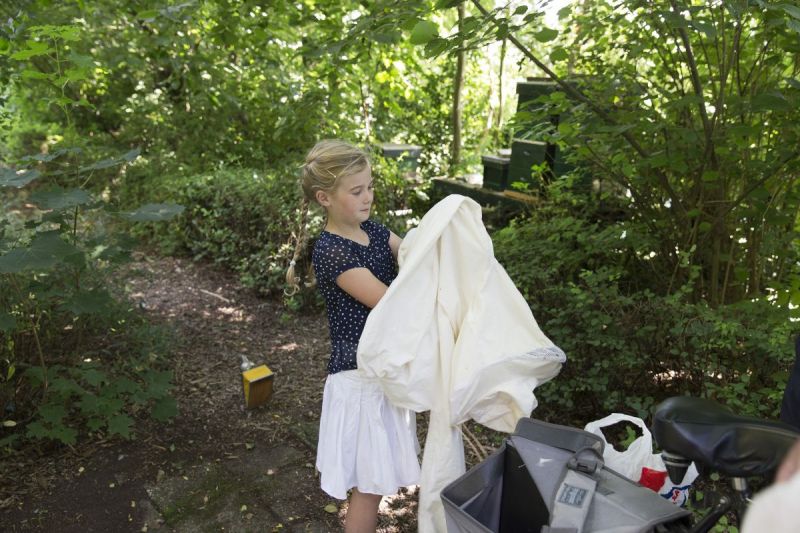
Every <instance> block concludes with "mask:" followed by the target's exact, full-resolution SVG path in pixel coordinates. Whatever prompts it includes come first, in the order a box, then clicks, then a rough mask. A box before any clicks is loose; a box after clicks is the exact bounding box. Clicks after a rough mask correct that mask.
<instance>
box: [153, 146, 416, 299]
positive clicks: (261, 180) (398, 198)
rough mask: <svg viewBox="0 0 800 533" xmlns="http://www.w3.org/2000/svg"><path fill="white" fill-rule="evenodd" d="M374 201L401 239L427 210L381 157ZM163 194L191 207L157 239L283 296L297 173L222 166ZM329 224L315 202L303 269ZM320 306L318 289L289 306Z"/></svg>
mask: <svg viewBox="0 0 800 533" xmlns="http://www.w3.org/2000/svg"><path fill="white" fill-rule="evenodd" d="M373 175H374V176H375V178H376V182H377V184H376V200H375V208H374V211H373V217H374V218H375V219H377V220H379V221H381V222H383V223H385V224H386V225H388V226H389V227H390V228H391V229H392V230H393V231H395V232H396V233H398V234H401V235H402V234H404V233H405V230H406V227H407V224H406V220H408V219H410V218H412V217H413V215H414V208H416V209H421V208H424V205H425V204H424V201H425V200H424V198H425V197H424V194H421V195H420V196H421V197H418V195H417V194H415V193H414V192H413V191H412V188H414V187H415V185H414V184H413V183H412V182H410V181H407V180H405V179H404V178H403V177H402V176H401V175H400V173H399V172H398V170H397V166H396V165H395V164H394V163H393V162H392V161H387V160H384V159H383V158H380V157H375V158H374V161H373ZM169 183H170V185H169V190H168V191H167V192H166V193H165V195H166V197H168V198H169V200H171V201H175V202H177V203H179V204H181V205H184V206H185V207H186V212H185V214H184V216H182V217H181V218H180V219H176V221H175V222H173V223H172V224H171V225H170V226H169V230H168V232H167V233H159V234H157V235H155V236H156V238H157V240H158V242H160V243H161V244H162V246H166V247H167V249H168V250H170V251H179V250H181V249H183V250H185V251H188V252H189V253H190V254H192V256H193V257H194V258H195V259H200V258H205V259H208V260H211V261H214V262H216V263H219V264H221V265H224V266H225V267H227V268H230V269H232V270H233V271H235V272H237V273H238V274H239V276H240V278H241V281H242V282H243V283H244V285H246V286H248V287H252V288H254V289H256V290H257V291H258V292H259V293H261V294H264V295H269V296H278V295H281V294H283V291H284V289H285V288H286V284H285V276H286V269H287V268H288V265H289V261H290V260H291V258H292V255H293V253H294V248H295V233H296V232H297V227H298V223H299V216H300V213H299V210H300V199H301V196H300V194H301V192H300V186H299V170H298V168H297V165H296V163H295V164H294V165H290V164H286V165H279V166H277V167H276V169H275V170H270V171H267V172H262V171H258V170H254V169H232V168H228V169H220V170H217V171H214V172H210V173H204V174H198V175H194V176H188V177H184V178H173V179H171V180H170V181H169ZM323 226H324V213H323V212H322V211H321V210H320V209H319V208H317V207H314V206H313V205H312V208H311V210H310V212H309V217H308V234H309V236H310V242H309V246H308V247H307V248H306V253H305V254H304V255H303V256H302V257H301V260H300V261H299V262H298V263H299V264H298V269H299V270H298V272H299V273H301V274H307V273H308V272H309V270H310V251H311V249H312V246H313V239H314V236H316V235H317V234H318V233H319V232H320V231H321V230H322V228H323ZM315 301H316V296H315V291H301V294H300V295H299V296H298V297H297V298H296V299H295V300H292V301H291V302H290V303H291V304H292V306H297V305H300V306H303V305H306V304H309V303H313V302H315Z"/></svg>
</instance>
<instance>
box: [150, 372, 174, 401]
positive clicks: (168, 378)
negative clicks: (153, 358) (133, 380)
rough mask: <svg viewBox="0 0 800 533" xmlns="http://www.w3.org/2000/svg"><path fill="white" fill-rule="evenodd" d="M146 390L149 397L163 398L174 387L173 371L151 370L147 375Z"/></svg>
mask: <svg viewBox="0 0 800 533" xmlns="http://www.w3.org/2000/svg"><path fill="white" fill-rule="evenodd" d="M144 378H145V382H146V392H147V396H148V397H149V398H156V399H157V398H163V397H165V396H167V394H168V393H169V390H170V389H171V388H172V383H171V382H172V372H170V371H169V370H163V371H157V370H150V371H148V372H147V373H146V374H145V376H144Z"/></svg>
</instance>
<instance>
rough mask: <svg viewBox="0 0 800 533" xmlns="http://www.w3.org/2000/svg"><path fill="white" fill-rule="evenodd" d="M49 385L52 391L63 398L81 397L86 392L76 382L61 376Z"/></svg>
mask: <svg viewBox="0 0 800 533" xmlns="http://www.w3.org/2000/svg"><path fill="white" fill-rule="evenodd" d="M48 385H49V388H50V390H52V391H54V392H57V393H59V394H60V395H61V396H62V397H63V396H72V395H73V394H74V395H77V396H81V395H83V394H85V392H86V391H84V390H83V388H82V387H81V386H80V385H78V384H77V383H75V381H73V380H71V379H69V378H65V377H61V376H58V377H56V378H53V379H52V380H50V383H49V384H48Z"/></svg>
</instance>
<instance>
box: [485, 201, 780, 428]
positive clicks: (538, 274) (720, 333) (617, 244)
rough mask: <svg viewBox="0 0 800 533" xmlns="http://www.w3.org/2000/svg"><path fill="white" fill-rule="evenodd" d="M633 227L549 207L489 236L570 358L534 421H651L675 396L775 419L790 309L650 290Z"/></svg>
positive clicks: (545, 390)
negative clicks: (616, 415)
mask: <svg viewBox="0 0 800 533" xmlns="http://www.w3.org/2000/svg"><path fill="white" fill-rule="evenodd" d="M635 235H636V231H635V227H633V226H632V225H631V224H630V223H627V222H617V223H610V224H607V225H604V226H603V225H600V224H598V223H592V222H589V221H586V220H583V219H578V218H575V217H573V216H570V215H567V214H563V213H559V212H557V211H556V210H550V211H547V210H545V211H543V212H539V213H537V214H535V216H533V217H531V218H529V219H526V220H518V221H516V222H515V223H513V224H512V225H511V226H509V227H507V228H505V229H503V230H501V231H499V232H497V233H496V234H495V235H494V236H493V240H494V244H495V252H496V256H497V258H498V260H499V261H500V262H501V263H502V264H503V265H504V266H505V268H506V270H507V271H508V273H509V275H510V276H511V278H512V279H513V280H514V281H515V283H516V284H517V286H518V288H519V289H520V291H521V292H522V294H523V295H524V296H525V298H526V299H527V300H528V302H529V303H530V305H531V308H532V309H533V312H534V315H535V316H536V318H537V321H538V322H539V325H540V326H541V328H542V330H543V331H544V333H545V334H546V335H548V336H549V337H550V338H551V339H552V340H553V342H555V343H556V344H557V345H559V346H560V347H561V348H562V349H564V351H565V352H566V353H567V363H566V365H565V366H564V368H563V370H562V372H561V374H560V375H559V376H558V377H557V378H556V379H554V380H553V381H552V382H550V383H548V384H547V385H545V386H543V387H542V388H541V389H539V390H538V391H537V392H538V396H539V399H540V402H541V405H540V408H539V409H540V411H538V412H537V416H546V417H552V418H554V419H556V420H557V421H560V423H571V424H576V425H583V424H584V423H585V422H588V421H589V420H592V419H595V418H598V417H600V416H604V415H605V414H608V413H609V412H612V411H623V412H633V413H634V414H636V415H638V416H640V417H642V418H647V417H648V416H649V412H650V411H651V409H652V407H653V406H654V405H655V404H657V403H658V402H659V401H660V400H662V399H663V398H665V397H668V396H671V395H679V394H685V393H690V394H694V395H699V396H705V397H712V398H716V399H718V400H719V401H721V402H723V403H725V404H727V405H729V406H730V407H732V408H734V409H736V410H737V411H739V412H743V413H748V414H753V415H760V416H766V417H775V416H777V414H778V409H779V406H780V399H781V396H782V392H783V388H784V386H785V381H786V379H787V369H788V368H789V365H790V364H791V361H792V360H793V356H792V349H791V341H790V336H791V332H792V323H791V321H790V320H789V314H788V310H787V309H785V308H781V307H777V306H775V305H773V304H772V303H770V302H768V301H766V300H765V299H761V300H757V301H746V302H742V303H739V304H736V305H730V306H721V307H719V308H716V309H712V308H711V307H709V306H708V305H707V304H706V303H705V302H699V303H691V302H689V298H688V297H689V295H690V293H691V289H690V288H689V287H682V288H679V289H678V290H675V291H674V292H672V293H671V294H655V293H654V292H652V291H651V290H650V289H648V288H647V282H648V279H649V278H652V276H653V275H654V274H653V272H648V271H647V254H646V253H641V252H640V250H647V244H648V243H646V242H644V241H643V240H641V239H637V238H635Z"/></svg>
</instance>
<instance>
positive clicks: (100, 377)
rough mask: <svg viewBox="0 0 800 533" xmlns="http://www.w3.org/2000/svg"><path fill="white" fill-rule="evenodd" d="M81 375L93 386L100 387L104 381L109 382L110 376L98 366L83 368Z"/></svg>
mask: <svg viewBox="0 0 800 533" xmlns="http://www.w3.org/2000/svg"><path fill="white" fill-rule="evenodd" d="M81 377H82V378H83V380H84V381H86V383H88V384H89V385H91V386H92V387H99V386H100V385H101V384H103V383H108V378H106V375H105V374H104V373H103V372H100V371H99V370H97V369H96V368H86V369H82V370H81Z"/></svg>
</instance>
